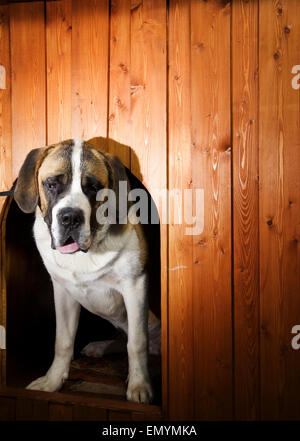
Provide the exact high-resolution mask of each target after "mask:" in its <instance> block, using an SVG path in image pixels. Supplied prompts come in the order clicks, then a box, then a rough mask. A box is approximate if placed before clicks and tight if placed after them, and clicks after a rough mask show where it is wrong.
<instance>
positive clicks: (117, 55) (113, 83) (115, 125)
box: [108, 0, 131, 168]
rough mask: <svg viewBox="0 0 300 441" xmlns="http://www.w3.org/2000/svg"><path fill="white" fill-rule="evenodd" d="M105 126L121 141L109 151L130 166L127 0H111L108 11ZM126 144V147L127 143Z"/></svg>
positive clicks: (112, 136) (111, 146)
mask: <svg viewBox="0 0 300 441" xmlns="http://www.w3.org/2000/svg"><path fill="white" fill-rule="evenodd" d="M109 73H110V78H109V119H108V124H109V129H108V136H109V138H110V139H113V140H115V141H118V142H120V143H122V144H124V148H123V149H122V150H120V148H118V149H116V148H114V146H115V144H114V143H110V144H109V152H110V153H111V154H113V155H117V156H118V157H119V158H120V159H121V161H122V162H123V164H124V165H126V167H128V168H130V148H126V145H127V144H128V142H130V137H131V124H130V0H115V1H113V2H112V3H111V11H110V66H109ZM128 147H130V146H128Z"/></svg>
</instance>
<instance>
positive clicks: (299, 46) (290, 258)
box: [259, 0, 300, 420]
mask: <svg viewBox="0 0 300 441" xmlns="http://www.w3.org/2000/svg"><path fill="white" fill-rule="evenodd" d="M299 14H300V3H299V2H298V1H297V0H290V1H280V2H267V1H265V2H261V4H260V11H259V28H260V29H259V50H260V53H259V65H260V88H259V106H260V108H259V127H260V129H259V132H260V133H259V146H260V148H259V164H260V291H261V294H260V296H261V310H260V317H261V416H262V419H268V420H270V419H297V420H298V419H299V417H300V376H299V371H300V358H299V351H298V352H297V351H295V350H293V348H292V346H291V339H292V337H293V335H292V334H291V330H292V327H293V326H294V325H297V324H299V311H300V296H299V291H300V265H299V262H300V259H299V257H300V254H299V241H300V229H299V218H300V200H299V198H300V181H299V164H300V125H299V120H300V101H299V91H297V90H295V89H293V87H292V83H291V82H292V78H293V75H292V74H291V70H292V67H293V66H294V65H298V64H299V59H300V27H299V18H298V17H299Z"/></svg>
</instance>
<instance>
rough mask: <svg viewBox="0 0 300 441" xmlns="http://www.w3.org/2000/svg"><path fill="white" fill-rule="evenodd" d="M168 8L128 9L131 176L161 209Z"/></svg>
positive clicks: (164, 300)
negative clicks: (158, 194) (132, 175)
mask: <svg viewBox="0 0 300 441" xmlns="http://www.w3.org/2000/svg"><path fill="white" fill-rule="evenodd" d="M166 44H167V36H166V3H165V1H164V0H157V1H155V2H152V1H151V0H144V1H143V2H142V3H141V2H134V1H133V2H132V3H131V83H130V84H131V121H132V125H131V138H130V146H131V147H132V151H131V171H132V173H133V174H134V175H135V176H136V177H137V178H138V179H140V180H141V181H142V182H143V184H144V185H145V186H146V188H147V189H148V190H149V192H150V194H151V196H152V197H153V199H154V202H155V203H156V205H157V208H158V212H159V215H160V216H161V215H162V206H161V204H160V202H159V198H158V197H157V194H156V193H155V189H158V190H161V189H166V188H167V139H166V131H167V127H166V117H167V108H166V102H167V57H166ZM160 237H161V319H162V339H161V341H162V354H163V355H162V378H163V380H162V385H163V389H162V400H163V407H164V408H165V409H166V405H167V404H166V403H167V393H168V390H167V384H168V372H167V369H168V367H167V358H168V355H167V354H168V338H167V333H168V307H167V305H168V294H167V247H168V245H167V243H168V242H167V241H168V238H167V225H163V224H161V229H160Z"/></svg>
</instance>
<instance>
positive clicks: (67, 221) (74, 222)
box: [58, 208, 84, 230]
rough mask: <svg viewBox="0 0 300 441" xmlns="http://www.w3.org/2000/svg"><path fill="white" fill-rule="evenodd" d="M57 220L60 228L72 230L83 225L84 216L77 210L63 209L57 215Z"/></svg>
mask: <svg viewBox="0 0 300 441" xmlns="http://www.w3.org/2000/svg"><path fill="white" fill-rule="evenodd" d="M58 219H59V222H60V224H61V225H62V226H64V227H65V228H69V229H71V230H74V229H75V228H78V227H79V226H80V225H81V224H82V223H83V221H84V216H83V212H82V210H80V209H79V208H63V209H62V210H60V212H59V214H58Z"/></svg>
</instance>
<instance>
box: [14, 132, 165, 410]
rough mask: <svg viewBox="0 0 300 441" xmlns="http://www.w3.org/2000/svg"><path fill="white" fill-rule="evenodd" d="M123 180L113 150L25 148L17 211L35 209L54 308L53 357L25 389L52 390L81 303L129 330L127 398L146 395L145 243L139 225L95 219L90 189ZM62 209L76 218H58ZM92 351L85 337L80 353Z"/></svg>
mask: <svg viewBox="0 0 300 441" xmlns="http://www.w3.org/2000/svg"><path fill="white" fill-rule="evenodd" d="M126 179H127V177H126V172H125V169H124V167H123V166H122V164H121V162H120V161H119V160H118V159H117V158H116V157H112V156H110V155H108V154H106V153H103V152H102V151H101V150H100V149H99V148H98V147H96V146H95V145H94V144H93V143H89V142H84V141H82V140H68V141H64V142H62V143H59V144H56V145H52V146H49V147H44V148H42V149H35V150H32V151H31V152H30V153H29V154H28V156H27V158H26V160H25V162H24V164H23V166H22V168H21V171H20V174H19V178H18V181H17V185H16V189H15V199H16V201H17V203H18V205H19V207H20V208H21V209H22V210H23V211H25V212H33V211H35V215H36V216H35V223H34V237H35V241H36V244H37V247H38V250H39V252H40V254H41V257H42V259H43V262H44V264H45V266H46V268H47V270H48V272H49V274H50V276H51V279H52V282H53V288H54V300H55V311H56V341H55V357H54V360H53V363H52V365H51V367H50V368H49V370H48V372H47V373H46V375H45V376H43V377H41V378H38V379H36V380H35V381H33V382H32V383H30V384H29V385H28V387H27V388H28V389H34V390H42V391H50V392H52V391H57V390H59V389H60V388H61V386H62V384H63V382H64V381H65V380H66V379H67V378H68V373H69V366H70V362H71V359H72V356H73V347H74V339H75V335H76V331H77V325H78V320H79V313H80V307H81V305H82V306H83V307H84V308H86V309H87V310H89V311H90V312H92V313H94V314H97V315H99V316H101V317H103V318H105V319H107V320H109V321H110V322H111V323H112V324H113V325H114V326H116V327H117V328H120V329H122V330H123V331H124V332H125V333H126V334H127V336H128V341H127V351H128V360H129V373H128V388H127V399H128V400H131V401H135V402H142V403H148V402H151V400H152V396H153V393H152V388H151V383H150V379H149V373H148V366H147V361H148V317H151V320H150V322H152V323H151V324H150V327H151V326H152V327H153V326H154V328H156V331H157V329H158V328H159V321H158V320H157V319H156V318H155V317H154V318H153V314H151V313H150V315H148V314H149V311H148V300H147V267H146V263H147V258H148V256H147V244H146V242H145V238H144V236H143V233H142V229H141V228H140V225H134V224H133V223H130V222H128V223H127V224H125V225H118V224H117V225H108V224H106V225H100V224H99V223H98V222H97V221H96V218H95V215H96V214H95V213H96V210H97V208H98V207H99V206H100V204H101V202H97V201H96V193H97V191H98V190H99V189H100V188H112V189H116V192H117V186H118V182H119V180H126ZM66 210H67V213H69V211H70V212H71V213H75V214H76V213H77V212H78V213H79V214H78V216H79V217H76V215H75V218H74V216H73V214H72V216H73V218H72V217H71V220H72V222H73V223H72V222H71V223H70V217H68V215H67V217H66V218H64V217H63V219H65V220H66V219H67V220H66V221H65V222H64V221H62V214H64V213H65V211H66ZM74 219H75V220H74ZM67 236H68V243H70V242H71V244H70V245H65V242H66V239H67ZM77 248H78V249H77ZM65 250H71V252H67V251H65ZM99 350H100V352H101V346H100V349H99V347H97V343H91V344H90V345H88V347H87V349H86V353H88V354H93V352H94V353H95V354H98V355H99Z"/></svg>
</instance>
